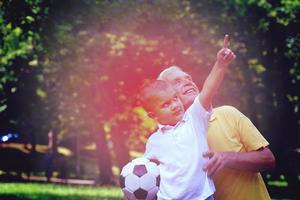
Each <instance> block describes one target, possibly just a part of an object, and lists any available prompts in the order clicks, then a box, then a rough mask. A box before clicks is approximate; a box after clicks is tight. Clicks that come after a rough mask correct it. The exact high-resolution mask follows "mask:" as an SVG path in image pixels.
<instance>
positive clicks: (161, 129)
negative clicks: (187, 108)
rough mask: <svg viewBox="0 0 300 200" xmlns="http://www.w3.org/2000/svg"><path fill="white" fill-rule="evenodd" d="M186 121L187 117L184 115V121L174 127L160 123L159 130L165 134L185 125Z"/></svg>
mask: <svg viewBox="0 0 300 200" xmlns="http://www.w3.org/2000/svg"><path fill="white" fill-rule="evenodd" d="M186 121H187V116H186V115H183V117H182V119H181V120H179V121H178V122H177V123H176V124H175V125H174V126H171V125H163V124H160V123H158V130H160V131H161V132H162V133H165V132H166V131H169V130H171V129H174V128H176V127H177V126H178V125H179V124H180V123H185V122H186Z"/></svg>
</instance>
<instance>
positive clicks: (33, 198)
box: [0, 194, 123, 200]
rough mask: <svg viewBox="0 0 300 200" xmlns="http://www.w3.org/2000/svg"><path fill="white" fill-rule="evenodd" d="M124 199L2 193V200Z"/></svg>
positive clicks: (0, 197) (0, 199) (120, 199)
mask: <svg viewBox="0 0 300 200" xmlns="http://www.w3.org/2000/svg"><path fill="white" fill-rule="evenodd" d="M41 199H42V200H99V199H100V200H122V199H123V198H118V197H109V196H105V197H104V196H101V195H100V196H89V195H70V196H65V195H64V196H59V195H47V194H39V195H22V196H19V195H11V194H9V195H0V200H41Z"/></svg>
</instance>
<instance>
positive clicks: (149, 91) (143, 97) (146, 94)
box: [139, 80, 171, 111]
mask: <svg viewBox="0 0 300 200" xmlns="http://www.w3.org/2000/svg"><path fill="white" fill-rule="evenodd" d="M169 87H171V86H170V85H169V84H168V83H167V82H166V81H163V80H152V81H150V82H147V83H145V84H143V85H142V87H141V88H140V92H139V102H140V104H141V106H142V107H143V108H144V109H145V110H146V111H151V102H149V99H150V97H153V96H155V95H157V94H158V92H161V91H165V90H167V89H168V88H169Z"/></svg>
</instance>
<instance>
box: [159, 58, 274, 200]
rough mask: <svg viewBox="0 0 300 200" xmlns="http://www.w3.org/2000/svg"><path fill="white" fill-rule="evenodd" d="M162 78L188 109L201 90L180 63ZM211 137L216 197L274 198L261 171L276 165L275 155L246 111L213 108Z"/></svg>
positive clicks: (208, 167) (240, 199)
mask: <svg viewBox="0 0 300 200" xmlns="http://www.w3.org/2000/svg"><path fill="white" fill-rule="evenodd" d="M216 64H220V63H216ZM158 79H160V80H165V81H167V82H168V83H170V84H171V85H172V86H173V88H174V89H175V90H176V92H177V93H178V96H179V98H180V99H181V101H182V103H183V105H184V107H185V109H187V108H188V107H189V106H190V105H191V104H192V102H193V101H194V99H195V97H196V96H197V94H198V93H199V90H198V87H197V86H196V84H195V83H194V82H193V81H192V78H191V76H190V75H189V74H187V73H186V72H184V71H183V70H181V69H180V68H179V67H176V66H172V67H169V68H167V69H165V70H164V71H163V72H161V73H160V75H159V77H158ZM207 141H208V145H209V148H210V150H211V151H208V152H204V153H203V155H202V156H204V157H209V161H208V162H207V163H206V165H205V166H204V170H205V171H207V172H208V174H209V176H211V177H212V178H213V181H214V183H215V186H216V193H215V199H216V200H232V199H236V200H253V199H259V200H265V199H270V196H269V194H268V191H267V189H266V186H265V184H264V182H263V179H262V176H261V174H260V173H259V172H261V171H264V170H267V169H270V168H273V167H274V165H275V158H274V156H273V154H272V152H271V151H270V149H269V148H268V145H269V143H268V142H267V141H266V140H265V138H264V137H263V136H262V135H261V134H260V132H259V131H258V130H257V128H256V127H255V126H254V125H253V124H252V122H251V121H250V120H249V119H248V118H247V117H246V116H245V115H243V114H242V113H241V112H240V111H238V110H237V109H236V108H234V107H232V106H222V107H218V108H215V109H213V113H212V116H211V119H210V123H209V128H208V133H207ZM200 156H201V155H200Z"/></svg>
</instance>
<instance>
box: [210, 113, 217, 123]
mask: <svg viewBox="0 0 300 200" xmlns="http://www.w3.org/2000/svg"><path fill="white" fill-rule="evenodd" d="M215 119H217V116H216V115H215V114H214V112H212V114H211V116H210V118H209V122H212V121H214V120H215Z"/></svg>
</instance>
